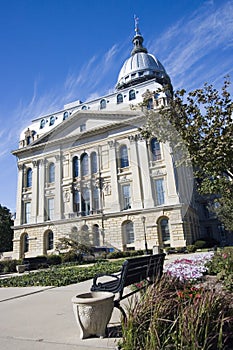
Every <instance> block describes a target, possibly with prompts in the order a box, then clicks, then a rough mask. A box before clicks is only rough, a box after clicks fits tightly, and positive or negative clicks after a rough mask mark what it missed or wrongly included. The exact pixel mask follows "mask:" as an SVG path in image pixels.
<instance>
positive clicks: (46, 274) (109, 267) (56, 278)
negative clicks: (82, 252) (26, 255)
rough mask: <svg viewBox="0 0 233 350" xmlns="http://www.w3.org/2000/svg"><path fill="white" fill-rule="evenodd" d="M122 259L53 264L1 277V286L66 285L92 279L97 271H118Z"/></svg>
mask: <svg viewBox="0 0 233 350" xmlns="http://www.w3.org/2000/svg"><path fill="white" fill-rule="evenodd" d="M121 266H122V260H121V261H117V262H98V263H96V264H94V265H92V266H89V267H80V266H72V267H69V266H65V267H64V266H53V267H50V268H49V269H46V270H40V271H38V272H29V273H25V274H23V275H20V276H15V277H11V278H4V279H0V287H29V286H56V287H60V286H66V285H69V284H72V283H78V282H82V281H85V280H87V279H91V278H93V277H94V275H95V274H97V273H114V272H118V271H119V270H120V268H121Z"/></svg>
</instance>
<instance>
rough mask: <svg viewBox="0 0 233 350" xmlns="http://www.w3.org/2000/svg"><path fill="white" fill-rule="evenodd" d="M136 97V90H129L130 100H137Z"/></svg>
mask: <svg viewBox="0 0 233 350" xmlns="http://www.w3.org/2000/svg"><path fill="white" fill-rule="evenodd" d="M135 98H136V94H135V90H130V91H129V101H132V100H135Z"/></svg>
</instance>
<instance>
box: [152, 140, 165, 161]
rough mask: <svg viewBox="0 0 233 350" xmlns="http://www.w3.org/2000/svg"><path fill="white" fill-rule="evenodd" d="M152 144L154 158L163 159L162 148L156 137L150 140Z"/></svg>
mask: <svg viewBox="0 0 233 350" xmlns="http://www.w3.org/2000/svg"><path fill="white" fill-rule="evenodd" d="M150 146H151V153H152V160H154V161H156V160H161V158H162V157H161V148H160V143H159V142H158V140H157V139H156V138H153V139H152V140H151V142H150Z"/></svg>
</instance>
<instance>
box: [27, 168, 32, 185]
mask: <svg viewBox="0 0 233 350" xmlns="http://www.w3.org/2000/svg"><path fill="white" fill-rule="evenodd" d="M26 187H32V169H31V168H28V170H27V174H26Z"/></svg>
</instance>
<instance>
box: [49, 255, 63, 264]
mask: <svg viewBox="0 0 233 350" xmlns="http://www.w3.org/2000/svg"><path fill="white" fill-rule="evenodd" d="M61 262H62V258H61V256H60V255H56V254H53V255H48V256H47V263H48V265H60V264H61Z"/></svg>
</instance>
